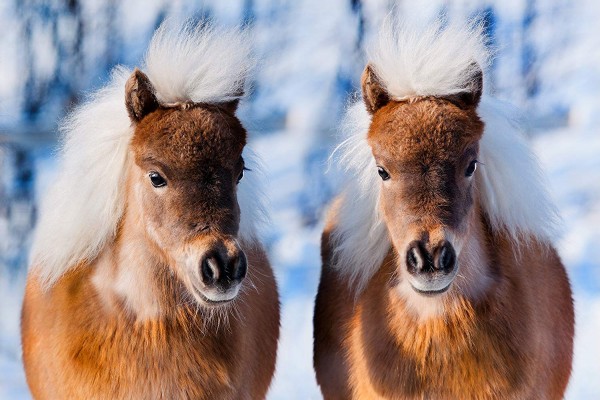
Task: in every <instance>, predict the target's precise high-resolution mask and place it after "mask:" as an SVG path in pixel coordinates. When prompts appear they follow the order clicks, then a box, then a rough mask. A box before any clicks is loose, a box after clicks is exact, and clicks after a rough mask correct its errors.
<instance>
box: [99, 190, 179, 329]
mask: <svg viewBox="0 0 600 400" xmlns="http://www.w3.org/2000/svg"><path fill="white" fill-rule="evenodd" d="M129 183H130V184H131V182H129ZM129 187H133V186H131V185H129ZM127 197H128V198H129V199H131V193H127ZM137 208H138V207H136V206H135V204H133V202H131V201H128V202H127V206H126V207H125V211H124V215H123V218H122V219H121V221H120V223H119V228H118V231H117V235H116V237H115V239H114V241H112V242H111V243H109V244H107V246H106V247H105V248H104V250H103V251H102V252H101V253H100V255H99V257H98V258H97V260H96V261H95V263H96V266H95V272H94V275H93V277H92V281H93V283H94V285H95V287H96V289H97V290H98V292H99V293H100V298H101V299H102V300H103V302H104V304H105V305H106V306H107V308H108V309H109V311H111V312H117V311H124V312H125V313H126V314H129V315H131V316H133V317H134V318H135V319H136V320H149V319H156V318H159V317H161V316H164V315H165V314H166V313H167V312H168V311H169V309H170V308H172V307H173V304H175V303H176V299H175V298H174V296H173V295H174V294H177V293H178V292H179V285H178V284H177V281H176V279H175V278H174V277H173V276H172V274H170V273H169V272H168V266H167V260H165V259H164V257H163V256H162V254H161V253H160V252H159V250H158V248H157V246H156V245H155V244H154V243H153V242H152V241H151V239H150V238H148V236H147V234H146V230H145V227H144V223H143V218H142V217H141V213H140V210H138V209H137ZM169 296H170V297H169Z"/></svg>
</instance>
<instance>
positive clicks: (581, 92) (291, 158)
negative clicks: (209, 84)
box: [0, 0, 600, 400]
mask: <svg viewBox="0 0 600 400" xmlns="http://www.w3.org/2000/svg"><path fill="white" fill-rule="evenodd" d="M390 12H395V13H404V14H406V15H408V16H410V18H413V19H416V20H419V21H422V22H423V23H424V24H425V23H427V21H428V20H431V19H432V18H435V17H436V16H439V15H446V16H447V17H448V18H473V17H476V18H480V19H481V21H482V22H483V23H484V26H485V30H486V33H487V34H488V36H489V46H490V47H491V48H492V50H493V53H494V60H493V62H492V63H491V65H490V66H489V68H488V71H486V78H485V85H486V92H488V93H490V94H492V95H493V96H495V97H498V98H500V99H502V100H506V101H508V102H510V103H513V104H514V105H515V106H516V107H517V108H518V109H519V110H520V111H521V120H522V121H521V122H522V124H523V126H524V128H525V132H526V134H527V136H528V140H529V141H530V143H531V146H532V147H533V149H534V151H535V153H536V155H537V156H538V158H539V160H540V162H541V165H542V166H543V169H544V170H545V172H546V175H547V177H548V181H549V188H550V192H551V194H552V196H553V198H554V200H555V202H556V204H557V206H558V208H559V210H560V213H561V216H562V219H563V224H562V229H561V235H560V237H559V238H558V239H557V242H556V244H557V247H558V249H559V252H560V255H561V257H562V259H563V262H564V263H565V265H566V267H567V270H568V272H569V275H570V279H571V284H572V287H573V290H574V297H575V308H576V338H575V358H574V366H573V375H572V378H571V382H570V385H569V389H568V391H567V396H566V398H567V399H584V400H586V399H596V398H600V379H598V378H600V364H599V363H598V360H599V359H600V343H599V341H598V335H599V334H600V246H598V243H600V28H599V27H598V23H597V21H598V20H600V3H598V2H597V1H595V0H581V1H577V2H574V1H567V0H509V1H502V2H494V1H486V0H460V1H459V0H457V1H451V0H434V1H427V2H418V1H412V2H411V1H407V0H397V1H393V0H331V1H326V2H324V1H317V0H302V1H292V0H281V1H276V0H232V1H219V0H204V1H193V0H178V1H167V0H153V1H142V0H131V1H126V2H119V1H115V0H106V1H103V0H71V1H66V0H65V1H62V0H54V1H48V0H29V1H24V2H21V1H16V0H8V1H4V2H2V3H1V4H0V21H1V23H0V38H1V39H0V44H1V45H0V166H1V171H2V175H1V177H0V399H26V398H30V395H29V392H28V389H27V385H26V383H25V376H24V372H23V369H22V365H21V361H20V358H21V350H20V343H19V313H20V306H21V300H22V296H23V286H24V279H25V274H26V269H27V259H28V249H29V246H30V244H31V234H32V230H33V229H34V227H35V221H36V218H37V217H36V215H37V214H36V213H37V210H38V203H39V199H41V198H43V196H44V193H45V191H46V189H47V188H48V187H49V186H50V185H52V183H53V177H54V173H55V169H56V162H55V151H56V147H57V139H58V135H57V124H58V123H59V122H60V119H61V118H62V117H63V116H64V115H65V113H66V112H67V111H68V110H69V109H70V108H71V107H72V106H73V105H74V104H76V103H77V102H78V101H80V100H81V99H82V98H83V97H84V96H85V94H86V93H89V92H91V91H93V90H94V89H96V88H98V87H100V86H101V85H103V84H104V83H105V82H106V81H107V80H108V77H109V74H110V70H111V69H112V68H113V67H114V66H115V65H118V64H123V65H126V66H128V67H134V66H136V65H138V64H139V62H140V60H141V59H142V57H143V52H144V50H145V48H146V46H147V43H148V41H149V40H150V38H151V36H152V33H153V31H154V29H155V28H156V27H157V26H158V25H160V23H161V22H162V21H163V20H165V19H167V18H170V19H173V20H184V19H186V18H190V17H191V18H195V19H201V18H212V19H213V20H214V21H216V22H217V23H218V24H222V25H224V26H234V25H238V24H245V25H247V27H248V29H250V30H251V31H252V34H253V35H254V38H255V43H256V54H257V56H258V59H259V67H258V68H257V71H256V74H255V76H254V81H253V82H252V88H253V89H252V91H251V93H250V95H249V97H248V99H247V100H246V101H245V102H244V103H242V105H241V106H240V113H239V115H240V118H241V120H242V121H243V123H244V124H245V125H246V127H247V128H248V130H249V133H250V144H249V146H250V147H251V148H252V149H253V150H254V151H255V152H256V153H257V154H258V155H259V156H260V158H261V159H262V161H263V165H264V175H265V177H264V178H265V179H264V181H265V189H266V195H267V197H268V199H269V213H270V223H269V224H268V226H267V227H266V229H265V230H264V232H263V237H264V240H265V243H267V247H268V251H269V256H270V260H271V262H272V264H273V267H274V269H275V273H276V276H277V280H278V284H279V288H280V293H281V302H282V337H281V340H280V345H279V354H278V361H277V372H276V375H275V379H274V381H273V384H272V386H271V390H270V392H269V396H268V398H270V399H318V398H320V392H319V389H318V387H317V385H316V381H315V377H314V372H313V368H312V312H313V301H314V296H315V294H316V290H317V284H318V278H319V272H320V253H319V251H320V250H319V244H320V234H321V231H322V227H323V217H324V213H325V210H326V209H327V206H328V203H329V201H330V200H331V199H332V198H333V196H334V195H335V194H336V193H337V191H338V190H339V189H340V188H339V172H338V171H336V168H335V166H334V165H331V163H330V162H329V159H328V157H329V155H330V153H331V151H332V150H333V149H334V147H335V145H336V143H338V142H339V140H340V138H341V137H343V132H340V129H339V125H340V124H339V122H340V119H341V117H342V115H343V112H344V109H345V107H346V105H347V104H348V103H349V102H350V101H351V100H352V99H353V98H355V96H356V94H357V91H358V90H359V87H360V81H359V80H360V74H361V72H362V70H363V68H364V65H365V60H366V55H365V53H364V48H365V46H366V45H367V44H368V43H369V41H370V40H372V39H373V36H374V34H375V33H376V31H377V29H378V27H379V25H380V24H381V22H382V21H383V19H384V18H385V17H386V15H388V13H390Z"/></svg>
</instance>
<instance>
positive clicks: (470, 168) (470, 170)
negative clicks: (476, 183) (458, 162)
mask: <svg viewBox="0 0 600 400" xmlns="http://www.w3.org/2000/svg"><path fill="white" fill-rule="evenodd" d="M476 169H477V160H473V161H471V162H470V163H469V166H468V167H467V170H466V171H465V176H466V177H467V178H468V177H471V176H473V174H474V173H475V170H476Z"/></svg>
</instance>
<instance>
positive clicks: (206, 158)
mask: <svg viewBox="0 0 600 400" xmlns="http://www.w3.org/2000/svg"><path fill="white" fill-rule="evenodd" d="M154 92H155V89H154V87H153V86H152V83H151V82H150V80H149V79H148V77H147V76H146V75H145V74H144V73H143V72H141V71H139V70H135V71H134V72H133V74H132V75H131V77H130V78H129V79H128V81H127V83H126V90H125V105H126V107H127V111H128V114H129V117H130V118H131V121H132V124H133V125H134V127H135V131H134V134H133V138H132V141H131V144H130V149H131V154H132V157H131V160H132V161H133V162H132V163H131V166H130V169H129V182H128V186H129V187H130V188H132V190H130V191H129V194H128V198H127V204H128V207H131V208H132V209H134V210H136V211H135V212H136V214H137V215H138V217H139V219H140V220H141V221H142V224H143V226H144V230H145V233H146V236H147V238H148V239H149V240H150V241H151V242H152V243H153V244H154V245H155V246H154V249H155V251H157V252H158V253H159V254H160V255H161V258H162V259H163V260H164V263H165V264H167V265H169V266H170V267H171V268H172V269H173V272H174V273H175V274H177V275H178V277H179V278H180V280H181V281H182V282H183V283H184V284H185V285H186V287H187V289H188V290H189V292H191V293H192V294H193V295H194V296H195V297H197V299H198V300H199V301H200V302H202V303H206V304H217V303H222V302H227V301H229V300H232V299H233V298H235V296H236V295H237V293H238V291H239V287H240V284H241V281H242V280H243V279H244V277H245V275H246V269H247V262H246V256H245V254H244V252H243V251H242V250H241V248H240V245H239V244H238V240H237V235H238V231H239V225H240V207H239V205H238V200H237V186H238V184H239V183H240V181H241V179H242V177H243V175H244V168H245V166H244V159H243V157H242V150H243V148H244V146H245V144H246V131H245V129H244V128H243V126H242V124H241V123H240V121H239V120H238V119H237V118H236V116H235V114H234V112H235V109H236V107H237V103H238V100H237V99H235V100H231V101H228V102H223V103H216V104H195V103H181V104H173V105H167V106H161V105H160V103H159V101H158V100H157V98H156V96H155V95H154Z"/></svg>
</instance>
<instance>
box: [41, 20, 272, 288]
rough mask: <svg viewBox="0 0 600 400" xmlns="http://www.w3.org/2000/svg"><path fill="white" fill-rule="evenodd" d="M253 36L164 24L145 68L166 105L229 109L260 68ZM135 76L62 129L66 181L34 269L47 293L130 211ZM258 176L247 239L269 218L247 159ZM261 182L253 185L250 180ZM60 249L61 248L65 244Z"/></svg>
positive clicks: (245, 200) (247, 209) (51, 199)
mask: <svg viewBox="0 0 600 400" xmlns="http://www.w3.org/2000/svg"><path fill="white" fill-rule="evenodd" d="M250 51H251V46H250V43H249V38H248V34H247V33H246V32H244V31H235V30H223V29H218V28H214V27H212V26H211V25H202V26H199V27H194V26H192V25H187V26H185V27H183V28H180V29H178V28H174V27H169V26H168V25H163V26H161V28H159V29H158V31H157V32H156V34H155V35H154V37H153V39H152V42H151V44H150V47H149V50H148V53H147V54H146V60H145V63H144V64H145V67H144V69H145V70H147V71H148V76H149V78H150V80H151V82H152V84H153V85H154V87H155V90H156V93H155V94H156V96H157V98H158V100H159V101H160V102H161V103H178V102H194V103H226V102H230V101H232V100H236V99H239V98H240V97H241V95H242V94H243V86H244V82H245V80H246V79H245V78H246V77H247V75H248V73H249V72H250V71H251V69H252V66H253V64H254V60H253V57H252V55H251V53H250ZM130 74H131V71H129V70H127V69H124V68H121V67H119V68H116V69H115V71H114V72H113V74H112V78H111V80H110V82H109V83H108V85H107V86H106V87H105V88H103V89H101V90H100V91H98V92H97V93H95V94H93V95H92V96H90V98H89V99H88V100H87V101H86V102H85V103H84V104H83V105H81V106H79V107H78V108H77V109H76V110H75V111H74V112H73V113H72V114H71V115H70V116H69V117H68V118H67V119H66V120H65V121H64V123H63V124H62V126H61V133H62V135H63V145H62V148H61V152H60V163H59V168H58V176H57V177H56V180H55V182H54V183H53V185H52V187H51V188H50V191H49V193H48V194H47V195H46V196H45V197H44V199H43V201H42V205H41V212H40V219H39V221H38V224H37V228H36V233H35V238H34V242H33V247H32V251H31V263H30V265H32V266H33V267H34V268H35V269H36V272H37V273H38V275H39V277H40V279H41V280H42V282H43V286H44V287H45V288H49V287H50V286H52V285H53V284H54V283H55V282H56V281H57V279H58V278H60V277H61V276H62V275H63V274H64V273H65V272H67V271H68V270H69V269H70V268H72V267H73V266H75V265H77V264H78V263H79V262H81V261H83V260H92V259H93V258H94V257H95V256H96V255H97V254H98V252H99V251H100V250H101V249H102V247H103V246H104V245H105V244H106V243H107V242H108V241H110V240H111V239H112V238H114V235H115V232H116V228H117V224H118V221H119V219H120V218H121V215H122V213H123V205H124V197H123V193H124V181H123V177H124V175H125V174H124V168H125V165H126V162H127V156H128V154H127V152H128V144H129V142H130V140H131V137H132V135H133V129H132V127H131V121H130V119H129V117H128V115H127V111H126V109H125V107H123V101H124V100H123V99H124V97H125V90H124V89H125V81H126V80H127V78H128V77H129V75H130ZM244 157H245V160H246V165H247V167H248V168H249V169H251V170H252V172H250V173H248V174H247V180H245V181H244V182H243V183H241V185H240V188H239V192H240V193H239V201H240V208H241V209H242V213H241V218H242V221H241V228H240V234H241V236H242V237H244V238H247V239H252V237H253V236H254V235H255V229H254V225H255V222H259V223H260V220H261V219H262V215H264V213H263V211H262V209H263V208H262V206H261V204H260V202H261V201H262V198H263V196H261V195H260V191H259V192H258V193H255V188H257V187H259V186H257V185H255V183H257V182H256V180H257V177H256V176H257V175H258V174H257V170H259V168H258V165H257V161H256V157H254V156H253V155H252V152H251V151H250V150H246V152H245V153H244ZM250 181H253V182H250ZM57 243H60V246H57Z"/></svg>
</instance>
